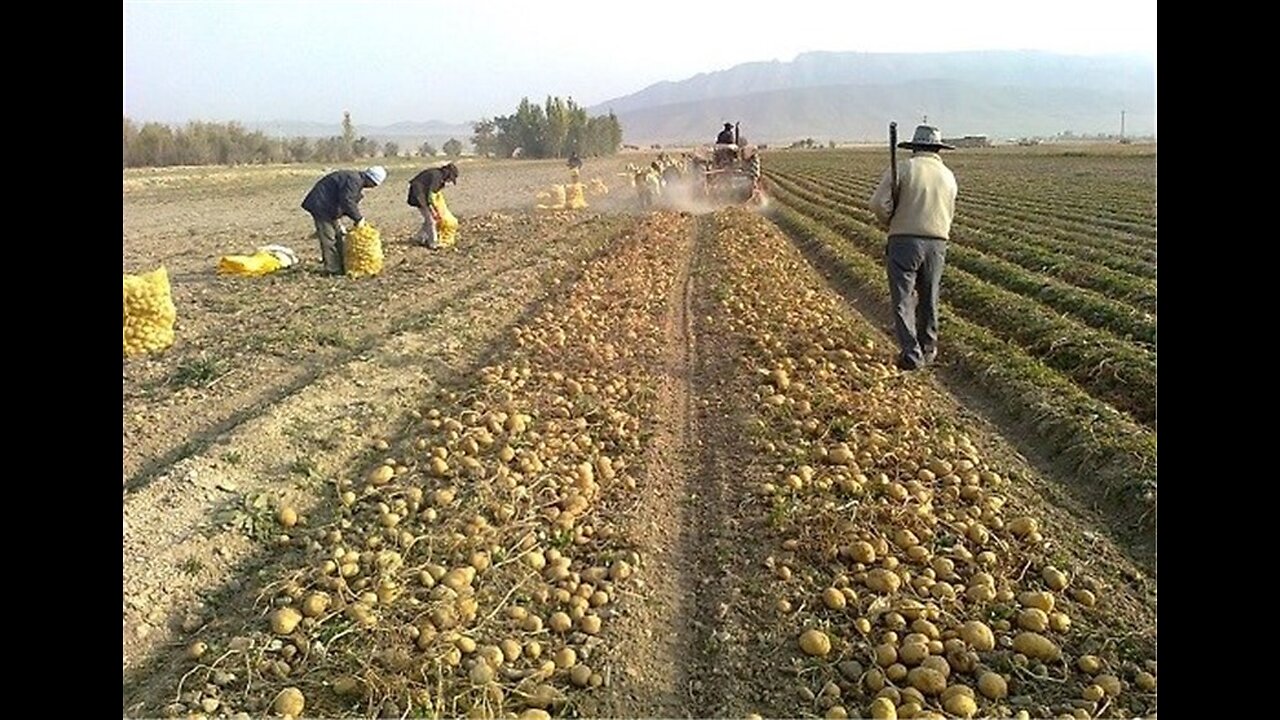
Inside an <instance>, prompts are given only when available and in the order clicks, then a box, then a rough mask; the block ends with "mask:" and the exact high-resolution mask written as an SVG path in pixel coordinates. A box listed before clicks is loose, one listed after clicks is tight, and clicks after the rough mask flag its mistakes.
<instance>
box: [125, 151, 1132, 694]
mask: <svg viewBox="0 0 1280 720" xmlns="http://www.w3.org/2000/svg"><path fill="white" fill-rule="evenodd" d="M635 161H637V158H635V157H618V158H613V159H609V160H600V161H590V160H589V161H588V162H587V164H586V166H585V167H584V168H583V170H582V178H583V179H584V180H590V179H591V178H594V177H599V178H601V179H602V180H604V181H605V182H606V183H608V185H609V186H610V188H611V192H610V193H609V194H608V195H605V196H598V197H589V198H588V202H589V203H590V207H589V208H588V209H586V210H580V211H561V212H545V211H544V212H539V211H536V210H534V209H533V206H534V203H535V200H534V196H535V194H536V193H537V192H538V191H539V190H541V189H544V188H545V187H546V186H547V185H549V184H551V183H553V182H564V181H565V179H566V177H567V171H566V169H565V168H564V167H563V164H562V163H560V162H493V161H475V162H464V163H463V164H462V165H461V177H460V179H459V183H458V185H457V186H456V187H450V188H449V189H447V190H446V196H447V198H448V202H449V205H450V208H451V209H452V210H453V212H454V213H455V214H456V215H457V216H458V218H459V219H460V221H461V227H460V231H459V242H458V245H457V247H456V248H455V249H452V250H448V251H441V252H430V251H426V250H425V249H422V248H417V247H413V246H410V245H409V244H408V243H407V239H408V238H409V237H410V236H411V235H412V233H413V232H414V231H415V230H416V229H417V226H418V223H419V219H418V218H419V216H418V215H417V214H416V211H415V210H414V209H413V208H410V207H409V206H407V205H406V204H405V194H406V183H407V181H408V179H409V177H411V176H412V174H414V173H415V172H416V171H417V170H418V169H420V166H411V165H407V164H391V165H389V166H388V170H389V171H390V176H389V178H388V180H387V182H386V183H385V184H384V186H382V187H380V188H376V189H372V190H367V191H366V193H365V196H366V199H365V201H364V203H363V205H362V209H363V210H364V212H365V214H366V217H367V218H368V219H369V220H370V221H371V222H372V223H373V224H374V225H375V226H376V227H378V228H379V229H380V230H381V232H382V237H383V241H384V250H385V253H386V261H385V269H384V271H383V273H382V274H381V275H380V276H378V277H374V278H365V279H358V280H356V279H348V278H330V277H326V276H323V275H320V274H319V273H318V267H319V257H318V249H317V248H316V247H315V243H314V241H313V240H312V239H311V238H310V237H309V235H310V232H311V230H312V227H311V222H310V218H309V216H307V214H306V213H305V212H304V211H302V210H301V208H300V207H299V206H298V204H299V203H300V202H301V199H302V197H303V196H304V195H305V194H306V192H307V190H308V189H309V187H310V186H311V184H312V183H313V182H314V181H315V179H317V178H318V177H319V176H320V174H321V172H322V170H323V169H322V168H318V167H306V168H302V167H271V168H244V169H191V168H181V169H167V170H155V171H128V172H126V173H125V176H124V210H125V213H124V270H125V272H126V273H129V272H144V271H148V270H151V269H153V268H154V267H156V266H158V265H164V266H165V267H166V268H167V269H168V272H169V274H170V278H171V281H172V285H173V296H174V302H175V304H176V306H177V317H178V320H177V341H176V343H175V345H174V346H173V347H172V348H170V349H169V350H167V351H165V352H163V353H160V354H157V355H154V356H151V357H146V358H140V359H129V360H126V361H125V362H124V369H123V373H124V379H123V430H124V432H123V434H124V438H123V440H124V457H123V487H124V532H123V603H122V605H123V607H122V610H123V652H124V659H123V668H124V669H123V707H122V709H123V712H124V714H125V715H126V716H129V717H158V716H164V717H187V716H189V715H198V716H205V717H211V718H212V717H261V716H279V715H283V714H286V712H287V711H289V710H293V711H294V712H293V713H290V714H295V715H296V714H297V706H296V705H295V706H293V707H289V702H291V701H293V700H296V699H297V698H296V697H294V695H293V693H294V692H295V691H296V692H298V693H299V694H300V695H299V696H298V697H300V698H303V699H304V700H305V707H304V708H303V709H302V711H301V712H302V714H303V715H305V716H308V717H311V716H322V717H338V716H341V717H439V716H458V715H468V716H472V717H496V716H510V717H517V716H519V717H545V716H547V715H552V716H611V717H617V716H628V717H653V716H661V717H686V716H691V717H724V716H744V715H748V714H752V713H758V714H760V715H763V716H769V717H799V716H813V717H818V716H825V717H861V716H869V715H870V713H872V712H873V711H875V709H874V707H873V703H876V702H878V703H880V704H883V703H886V702H887V703H889V704H891V705H892V706H893V707H894V709H895V711H896V712H897V713H898V716H899V717H910V716H912V715H913V714H914V715H915V716H916V717H926V716H928V713H929V712H933V713H936V714H937V715H936V716H939V717H941V716H943V715H941V713H943V712H946V713H947V715H946V716H947V717H953V716H962V717H963V716H969V715H972V714H974V713H978V714H982V715H993V716H1001V717H1013V716H1015V715H1017V714H1018V713H1020V712H1021V713H1024V714H1025V715H1024V716H1029V717H1047V716H1058V715H1063V714H1066V715H1069V716H1072V717H1078V716H1082V715H1081V713H1084V715H1083V716H1085V717H1135V716H1154V714H1155V710H1156V694H1155V670H1156V665H1155V645H1156V633H1155V617H1156V599H1155V595H1156V590H1155V588H1156V583H1155V579H1154V577H1153V576H1152V575H1151V574H1150V572H1149V569H1146V568H1144V567H1143V566H1142V565H1141V564H1139V563H1137V562H1135V561H1134V560H1133V559H1132V557H1131V556H1132V553H1130V552H1128V551H1127V549H1126V548H1123V547H1120V546H1118V545H1116V544H1115V543H1114V542H1113V541H1112V540H1111V539H1109V536H1108V534H1107V533H1106V532H1105V531H1103V529H1102V528H1103V525H1104V522H1103V521H1102V520H1100V519H1099V516H1098V514H1097V513H1096V512H1095V511H1094V510H1092V509H1090V508H1086V507H1082V506H1081V504H1080V503H1079V502H1078V501H1077V500H1075V499H1074V496H1072V495H1071V494H1070V493H1068V492H1066V491H1065V490H1064V488H1063V487H1062V486H1061V485H1060V483H1058V482H1057V481H1055V480H1054V479H1052V478H1050V477H1047V476H1045V475H1043V474H1042V473H1041V472H1040V471H1039V469H1038V468H1036V467H1033V466H1032V465H1031V464H1029V463H1028V461H1027V459H1026V458H1025V457H1024V456H1023V454H1022V450H1023V448H1020V447H1018V446H1017V445H1014V444H1012V443H1011V441H1010V440H1008V439H1006V437H1015V436H1016V433H1013V432H1003V431H1002V429H1001V428H1000V427H999V426H998V425H995V424H992V422H991V421H990V420H989V419H988V418H987V417H985V416H984V415H983V414H982V412H981V410H980V407H978V405H977V404H976V403H975V402H972V401H971V402H969V403H967V404H966V403H961V402H959V401H957V400H956V397H957V396H964V395H965V394H966V393H969V392H973V389H972V388H969V387H968V386H965V387H959V386H955V387H952V386H949V385H948V383H951V382H953V380H952V379H949V378H948V377H946V376H944V375H941V374H938V375H934V374H928V373H925V374H919V375H910V376H904V375H903V374H902V373H900V372H898V371H896V370H894V369H893V354H892V351H891V348H892V342H891V341H890V339H889V338H888V337H886V336H885V335H884V334H883V332H882V331H881V330H880V329H879V327H878V326H877V325H876V324H875V323H874V322H871V321H869V320H867V319H866V318H865V317H864V316H863V315H861V314H859V312H857V311H856V310H855V309H854V308H853V307H852V306H851V305H850V303H849V302H848V301H847V300H845V299H844V297H843V295H842V293H841V289H840V288H837V287H833V286H832V285H831V284H829V281H827V280H825V279H824V275H823V274H822V273H820V272H819V271H818V270H817V269H815V268H814V267H813V266H811V265H810V264H809V262H808V261H806V259H805V256H804V255H803V254H802V253H801V251H800V250H799V249H797V247H796V246H795V244H794V243H793V241H792V240H791V239H790V238H788V237H787V236H786V235H784V234H782V233H781V232H780V231H779V230H778V229H777V228H776V227H775V226H774V225H772V224H771V223H770V222H769V221H768V219H767V218H766V217H765V216H762V215H759V214H755V213H751V212H747V211H744V210H740V209H735V210H726V211H721V212H716V213H705V214H693V213H688V212H676V211H661V212H653V213H646V214H641V213H638V212H636V211H635V208H634V191H632V190H631V189H630V188H629V187H627V184H626V181H625V180H624V179H623V177H621V176H620V172H621V171H622V169H623V167H624V166H625V164H626V163H627V162H635ZM766 162H767V161H766ZM268 243H279V244H284V245H287V246H290V247H292V248H294V249H295V250H296V251H297V252H298V253H299V255H300V256H301V257H302V258H303V263H302V266H301V267H298V268H294V269H291V270H288V271H285V272H281V273H278V274H276V275H271V276H267V277H263V278H255V279H249V278H233V277H220V276H218V275H216V274H215V272H214V269H215V267H216V265H217V261H218V258H219V257H220V256H222V255H225V254H232V253H244V252H251V251H252V250H253V249H254V248H255V247H257V246H259V245H264V244H268ZM944 332H945V330H944ZM1033 460H1034V458H1033ZM382 473H385V475H382ZM286 509H287V510H288V511H289V512H284V511H285V510H286ZM295 517H296V518H297V519H296V521H294V518H295ZM863 546H865V548H866V549H869V550H870V551H871V555H872V556H874V559H873V558H872V557H871V556H864V554H863V553H864V551H865V550H864V548H863ZM1059 571H1060V572H1061V573H1062V578H1065V580H1061V581H1060V578H1059V577H1058V575H1057V573H1059ZM1025 593H1042V595H1037V596H1035V597H1032V596H1028V595H1025ZM1046 598H1047V599H1046ZM1042 604H1043V605H1044V607H1043V608H1042V607H1041V605H1042ZM291 614H292V615H294V616H296V618H294V619H293V620H292V621H291V620H290V615H291ZM1041 616H1043V617H1041ZM973 623H981V624H983V627H984V628H985V629H986V633H987V634H988V635H990V638H989V639H990V640H991V643H990V646H989V647H988V646H987V645H986V644H985V641H984V640H982V639H981V638H977V639H975V638H974V637H973V636H972V634H971V632H970V631H971V630H972V624H973ZM273 624H274V625H275V626H274V627H273ZM805 631H812V632H818V633H821V634H822V636H823V637H824V638H825V639H826V641H827V648H826V651H825V652H816V651H810V650H803V649H802V648H801V646H800V644H799V643H800V642H801V638H802V637H807V636H805V635H804V633H805ZM1033 632H1034V633H1036V634H1037V636H1038V637H1039V639H1042V640H1045V639H1046V638H1047V640H1045V641H1046V642H1048V643H1049V644H1050V645H1051V647H1052V649H1051V650H1045V649H1044V648H1042V647H1041V646H1039V645H1036V644H1035V641H1033V640H1028V639H1026V638H1025V637H1022V635H1026V634H1029V633H1033ZM1042 650H1043V652H1042ZM1095 661H1096V663H1097V667H1094V666H1093V665H1092V663H1094V662H1095ZM988 676H993V677H988ZM994 676H998V681H997V679H996V677H994ZM1113 681H1114V682H1113ZM938 683H941V684H940V685H938ZM996 686H999V687H1000V688H1003V689H999V690H998V689H995V688H996ZM944 688H945V690H944ZM957 696H964V698H967V699H968V701H971V702H970V704H971V705H972V711H970V708H969V705H966V700H964V699H957ZM876 698H884V700H880V701H876V700H875V699H876ZM539 713H542V714H541V715H540V714H539Z"/></svg>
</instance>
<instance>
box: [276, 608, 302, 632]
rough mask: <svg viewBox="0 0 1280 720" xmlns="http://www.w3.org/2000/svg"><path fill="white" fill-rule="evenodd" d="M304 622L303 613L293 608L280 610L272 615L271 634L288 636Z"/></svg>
mask: <svg viewBox="0 0 1280 720" xmlns="http://www.w3.org/2000/svg"><path fill="white" fill-rule="evenodd" d="M300 622H302V613H300V612H298V611H297V610H295V609H294V608H292V607H282V608H278V609H277V610H275V611H274V612H272V613H271V632H273V633H275V634H277V635H288V634H290V633H292V632H293V630H294V628H296V627H298V623H300Z"/></svg>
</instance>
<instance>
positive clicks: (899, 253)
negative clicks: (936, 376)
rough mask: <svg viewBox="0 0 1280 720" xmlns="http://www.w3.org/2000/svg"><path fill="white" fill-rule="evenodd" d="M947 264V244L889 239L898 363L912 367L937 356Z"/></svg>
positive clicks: (888, 264)
mask: <svg viewBox="0 0 1280 720" xmlns="http://www.w3.org/2000/svg"><path fill="white" fill-rule="evenodd" d="M946 260H947V241H946V240H940V239H938V238H926V237H919V236H914V235H894V236H892V237H890V238H889V246H888V248H887V249H886V253H885V268H886V270H887V271H888V274H889V297H890V299H891V300H892V302H893V327H894V331H895V332H896V334H897V336H898V347H899V349H900V350H901V355H900V356H899V360H900V361H901V362H903V363H906V364H908V365H911V366H914V367H919V366H921V365H924V364H925V363H927V362H930V361H932V360H933V357H934V355H936V354H937V352H938V291H939V288H940V287H941V284H942V267H943V265H945V264H946Z"/></svg>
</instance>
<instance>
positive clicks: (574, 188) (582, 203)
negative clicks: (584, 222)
mask: <svg viewBox="0 0 1280 720" xmlns="http://www.w3.org/2000/svg"><path fill="white" fill-rule="evenodd" d="M586 189H587V186H586V185H583V184H582V183H572V184H570V185H565V186H564V193H565V207H567V208H569V209H570V210H581V209H583V208H585V207H586V206H587V198H586Z"/></svg>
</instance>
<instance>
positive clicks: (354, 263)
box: [343, 220, 382, 278]
mask: <svg viewBox="0 0 1280 720" xmlns="http://www.w3.org/2000/svg"><path fill="white" fill-rule="evenodd" d="M343 263H344V264H345V265H346V267H347V275H348V276H349V277H357V278H358V277H366V276H372V275H377V274H378V273H380V272H382V234H381V233H379V232H378V229H377V228H375V227H374V226H373V225H372V224H371V223H370V222H369V221H368V220H365V221H364V222H362V223H360V224H359V225H357V226H356V227H355V229H353V230H352V231H351V232H349V233H347V236H346V242H345V243H344V248H343Z"/></svg>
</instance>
